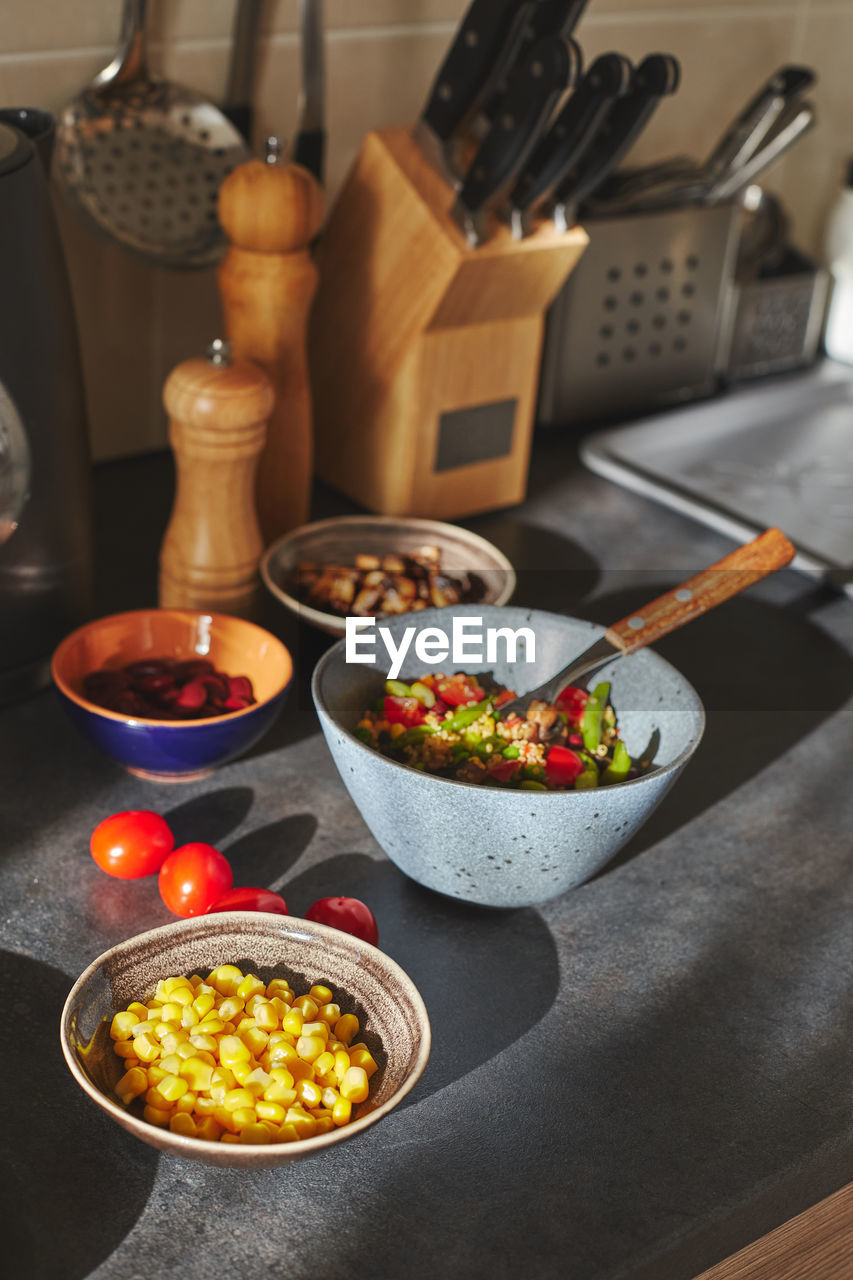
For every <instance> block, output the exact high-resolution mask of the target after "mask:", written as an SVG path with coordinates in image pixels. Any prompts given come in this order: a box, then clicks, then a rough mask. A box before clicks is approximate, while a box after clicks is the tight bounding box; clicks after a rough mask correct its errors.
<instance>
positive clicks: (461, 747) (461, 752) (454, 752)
mask: <svg viewBox="0 0 853 1280" xmlns="http://www.w3.org/2000/svg"><path fill="white" fill-rule="evenodd" d="M468 754H469V748H468V747H466V745H465V743H464V742H454V744H453V746H452V747H451V748H450V755H451V757H452V758H453V759H454V760H461V759H462V758H463V756H467V755H468Z"/></svg>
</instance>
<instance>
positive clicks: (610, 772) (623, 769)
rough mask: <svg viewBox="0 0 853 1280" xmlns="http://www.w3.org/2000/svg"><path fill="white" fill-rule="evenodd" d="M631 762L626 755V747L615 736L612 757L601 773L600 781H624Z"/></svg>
mask: <svg viewBox="0 0 853 1280" xmlns="http://www.w3.org/2000/svg"><path fill="white" fill-rule="evenodd" d="M632 764H633V761H632V759H631V757H630V756H629V755H628V748H627V747H626V746H625V743H624V742H623V741H622V739H621V738H617V739H616V746H615V747H614V748H613V759H612V760H611V761H610V764H609V765H608V766H607V768H606V769H605V770H604V773H603V774H602V775H601V781H602V782H604V783H607V782H624V781H625V778H626V777H627V776H628V770H629V769H630V768H631V765H632Z"/></svg>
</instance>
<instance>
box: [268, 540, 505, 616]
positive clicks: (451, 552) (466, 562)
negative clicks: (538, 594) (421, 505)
mask: <svg viewBox="0 0 853 1280" xmlns="http://www.w3.org/2000/svg"><path fill="white" fill-rule="evenodd" d="M424 545H429V546H435V547H438V548H439V549H440V551H441V568H442V569H443V570H445V571H446V572H447V573H450V574H453V573H456V572H459V573H469V572H471V573H477V574H479V576H480V577H481V578H482V579H483V582H484V583H485V587H486V594H485V596H484V598H483V603H484V604H498V605H500V604H506V603H507V601H508V600H509V599H510V598H511V597H512V593H513V592H514V591H515V583H516V579H515V571H514V570H513V567H512V565H511V564H510V562H509V560H507V558H506V556H505V555H504V554H503V552H501V551H498V549H497V547H495V546H493V545H492V543H491V542H487V541H486V539H485V538H481V537H480V536H479V535H478V534H476V533H469V531H468V530H467V529H460V528H458V527H457V526H456V525H454V524H443V523H442V522H441V521H439V520H418V519H415V518H414V517H411V518H410V517H404V516H338V517H335V518H334V519H331V520H318V521H317V522H316V523H315V524H306V525H302V527H301V528H299V529H294V530H293V532H292V533H288V534H285V536H284V537H283V538H279V540H278V541H277V542H274V543H273V544H272V546H271V547H269V548H268V549H267V551H266V552H265V554H264V556H263V558H262V560H261V577H262V578H263V580H264V582H265V584H266V586H267V587H268V588H269V590H270V591H271V592H272V594H273V595H274V596H275V598H276V599H277V600H280V601H281V603H282V604H283V605H285V606H286V607H287V608H288V609H290V611H291V612H292V613H295V614H296V615H297V616H298V617H300V618H302V619H303V620H304V621H305V622H310V623H311V624H312V626H315V627H319V628H320V630H321V631H325V632H327V633H328V634H329V635H333V636H342V635H343V634H344V631H345V620H344V619H343V618H340V617H338V616H337V614H334V613H324V612H323V611H322V610H320V609H313V608H312V607H311V606H310V605H307V604H303V603H302V601H301V600H297V599H296V597H295V596H293V595H291V594H290V592H289V591H288V590H287V579H288V575H289V574H290V573H291V572H292V571H293V570H294V569H295V568H296V566H297V565H298V564H300V563H301V562H303V561H306V560H310V561H314V562H315V563H317V564H352V562H353V557H354V556H356V555H358V554H360V553H362V552H363V553H364V554H366V555H378V556H383V555H395V554H396V555H401V554H406V553H408V552H412V551H416V550H417V549H418V548H419V547H422V546H424Z"/></svg>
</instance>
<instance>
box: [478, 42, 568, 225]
mask: <svg viewBox="0 0 853 1280" xmlns="http://www.w3.org/2000/svg"><path fill="white" fill-rule="evenodd" d="M579 71H580V51H579V49H578V47H577V45H576V44H575V43H574V41H573V40H572V41H568V40H563V39H561V38H560V37H558V36H550V37H546V38H545V39H544V40H539V41H537V43H536V44H535V45H534V46H533V48H532V49H531V50H530V52H529V54H528V55H527V58H526V60H525V62H524V63H523V64H522V65H521V66H520V67H519V68H518V70H517V71H516V72H515V74H514V75H513V77H512V80H511V81H510V84H509V86H508V88H507V91H506V93H505V94H504V96H503V98H502V100H501V106H500V110H499V111H498V114H497V118H496V120H495V122H494V124H493V125H492V127H491V129H490V130H489V132H488V134H487V135H486V138H485V139H484V141H483V143H482V144H481V146H480V148H479V150H478V151H477V153H476V155H475V156H474V159H473V160H472V162H471V167H470V169H469V170H468V173H467V174H466V176H465V181H464V182H463V184H462V187H461V188H460V190H459V194H458V196H457V198H456V203H455V205H454V207H453V215H454V217H455V218H456V220H457V221H458V222H459V224H460V226H461V227H462V229H463V230H464V231H465V234H466V235H467V237H468V239H469V240H470V241H471V243H472V244H479V243H480V241H481V240H482V239H483V238H484V236H485V235H486V233H487V229H488V224H489V220H490V216H491V213H492V210H493V209H494V208H496V207H497V206H498V205H499V204H500V203H501V202H502V201H503V200H504V199H505V198H506V195H507V194H508V192H509V190H510V188H511V187H512V185H513V183H514V182H515V180H516V178H517V176H518V174H519V171H520V170H521V168H522V166H523V165H524V163H525V161H526V160H527V157H528V156H529V154H530V151H531V148H532V147H533V146H535V144H536V140H537V138H538V136H539V132H540V130H541V129H542V128H543V127H544V125H545V124H546V122H547V121H548V120H549V118H550V116H551V113H552V112H553V110H554V107H555V105H556V104H557V102H558V101H559V99H560V98H561V96H562V95H563V94H564V93H565V91H566V89H569V88H571V86H572V84H573V83H574V82H575V79H576V77H577V75H578V73H579Z"/></svg>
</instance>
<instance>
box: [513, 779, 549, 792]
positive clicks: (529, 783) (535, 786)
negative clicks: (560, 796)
mask: <svg viewBox="0 0 853 1280" xmlns="http://www.w3.org/2000/svg"><path fill="white" fill-rule="evenodd" d="M520 786H521V790H522V791H547V790H548V788H547V787H546V786H545V783H544V782H537V781H536V779H535V778H525V779H524V780H523V782H521V783H520Z"/></svg>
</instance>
